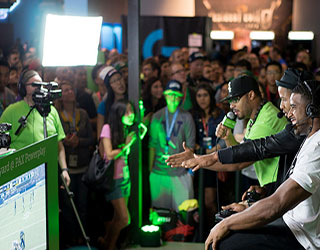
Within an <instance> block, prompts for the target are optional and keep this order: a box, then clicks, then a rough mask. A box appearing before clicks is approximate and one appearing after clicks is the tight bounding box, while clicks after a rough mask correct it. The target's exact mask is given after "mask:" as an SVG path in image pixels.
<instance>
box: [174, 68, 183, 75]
mask: <svg viewBox="0 0 320 250" xmlns="http://www.w3.org/2000/svg"><path fill="white" fill-rule="evenodd" d="M185 71H186V70H185V69H179V70H177V71H175V72H172V73H171V75H175V74H180V73H182V72H185Z"/></svg>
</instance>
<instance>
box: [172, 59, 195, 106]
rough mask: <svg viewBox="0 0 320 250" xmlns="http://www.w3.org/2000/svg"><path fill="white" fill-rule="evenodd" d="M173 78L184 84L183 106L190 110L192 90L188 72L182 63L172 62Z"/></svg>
mask: <svg viewBox="0 0 320 250" xmlns="http://www.w3.org/2000/svg"><path fill="white" fill-rule="evenodd" d="M170 68H171V80H177V81H178V82H180V83H181V84H182V92H183V99H182V103H181V108H183V109H184V110H187V111H188V110H190V109H191V108H192V100H191V92H192V89H191V88H190V87H189V83H188V82H187V74H186V70H185V68H184V67H183V66H182V64H180V63H172V64H171V66H170Z"/></svg>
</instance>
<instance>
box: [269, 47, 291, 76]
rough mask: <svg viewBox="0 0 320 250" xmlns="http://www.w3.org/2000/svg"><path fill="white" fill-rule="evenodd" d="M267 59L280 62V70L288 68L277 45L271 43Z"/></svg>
mask: <svg viewBox="0 0 320 250" xmlns="http://www.w3.org/2000/svg"><path fill="white" fill-rule="evenodd" d="M269 59H270V61H276V62H278V63H280V64H281V67H282V71H285V70H286V69H287V68H288V65H287V63H286V61H285V60H284V59H283V58H282V56H281V50H280V48H279V47H278V46H277V45H273V46H271V47H270V50H269Z"/></svg>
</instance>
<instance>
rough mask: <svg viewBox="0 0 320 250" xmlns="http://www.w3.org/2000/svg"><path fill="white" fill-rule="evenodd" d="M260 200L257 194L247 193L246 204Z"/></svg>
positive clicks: (253, 192)
mask: <svg viewBox="0 0 320 250" xmlns="http://www.w3.org/2000/svg"><path fill="white" fill-rule="evenodd" d="M260 199H261V194H259V193H257V192H256V191H255V190H253V191H249V192H247V194H246V200H248V202H250V203H252V202H256V201H258V200H260Z"/></svg>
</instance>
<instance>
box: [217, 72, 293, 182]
mask: <svg viewBox="0 0 320 250" xmlns="http://www.w3.org/2000/svg"><path fill="white" fill-rule="evenodd" d="M228 87H229V95H228V96H227V97H226V98H225V99H226V100H228V101H229V103H230V109H232V110H233V112H234V113H235V114H236V115H237V117H238V119H250V120H249V122H248V124H247V130H246V133H245V137H244V140H245V141H246V140H252V139H257V138H261V137H265V136H268V135H272V134H275V133H278V132H280V131H281V130H283V129H284V127H285V125H286V123H287V122H286V120H285V119H284V118H282V119H278V118H277V117H276V114H277V113H278V112H279V110H278V109H277V108H276V107H275V106H274V105H273V104H272V103H271V102H266V101H263V100H262V98H261V94H260V91H259V85H258V83H257V81H256V80H255V79H254V78H253V77H250V76H246V75H244V76H240V77H237V78H235V79H234V80H232V81H231V82H230V83H229V86H228ZM216 134H217V136H218V137H220V138H222V139H224V140H225V141H226V144H227V145H231V146H234V145H237V144H238V142H237V141H236V140H235V139H234V136H233V134H232V132H231V129H229V128H227V127H225V126H223V125H222V124H220V125H219V126H218V128H217V131H216ZM278 161H279V158H271V159H265V160H263V161H257V162H255V163H254V164H253V165H254V168H255V172H256V174H257V177H258V180H259V183H260V185H261V186H264V185H266V184H269V183H272V182H274V181H275V180H276V176H277V175H276V172H277V165H278ZM249 165H250V164H249V163H243V164H237V165H236V166H232V167H226V170H229V171H230V170H231V171H232V170H237V169H242V168H245V167H247V166H249ZM267 166H268V167H267Z"/></svg>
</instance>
